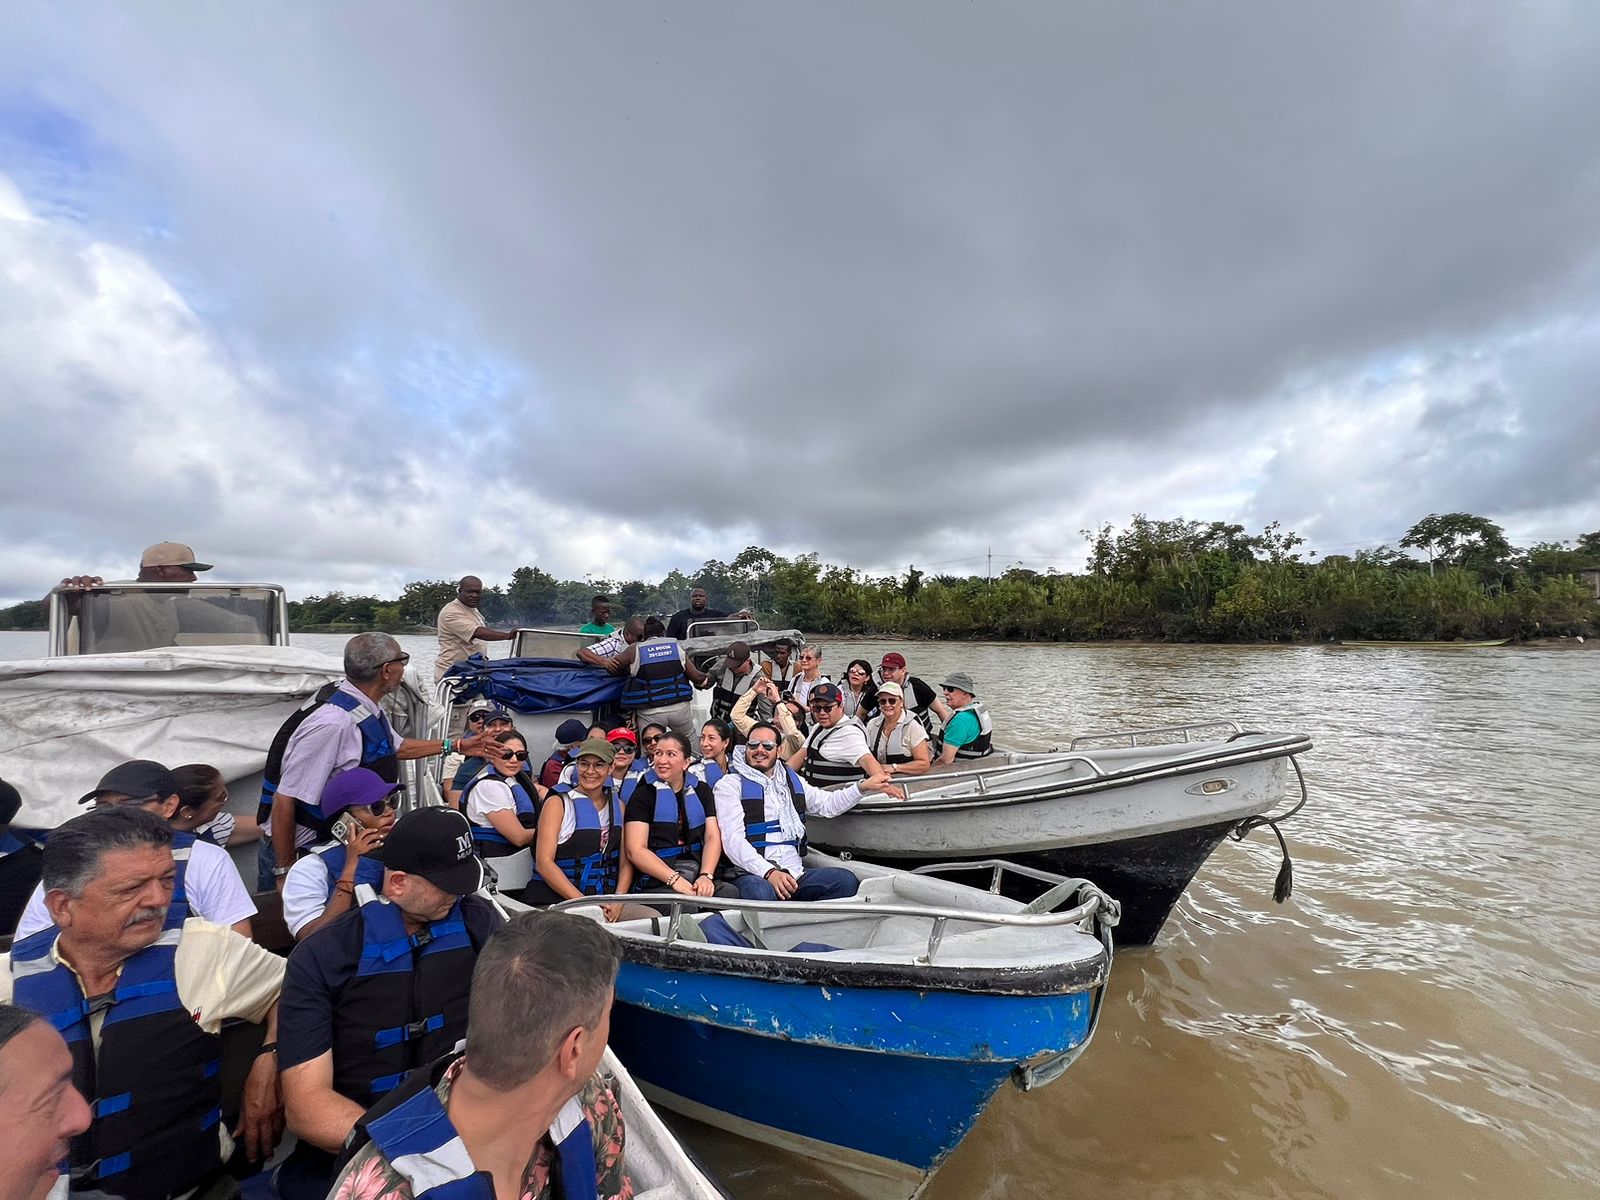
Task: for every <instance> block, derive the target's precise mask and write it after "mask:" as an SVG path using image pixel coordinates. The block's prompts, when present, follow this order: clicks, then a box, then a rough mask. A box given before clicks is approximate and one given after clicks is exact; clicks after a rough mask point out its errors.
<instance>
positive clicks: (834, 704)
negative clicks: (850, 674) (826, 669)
mask: <svg viewBox="0 0 1600 1200" xmlns="http://www.w3.org/2000/svg"><path fill="white" fill-rule="evenodd" d="M806 709H807V711H808V712H809V713H810V714H811V732H810V733H809V734H807V735H806V744H805V746H804V747H802V748H801V749H799V750H797V751H795V753H794V754H792V755H790V756H789V769H790V770H793V771H798V772H799V773H800V776H801V778H802V779H804V780H805V781H806V782H807V783H812V784H815V785H816V786H817V787H824V788H835V787H844V786H845V785H846V784H849V783H859V782H861V781H862V780H863V779H869V778H873V777H875V776H878V775H882V774H883V773H884V770H883V768H882V767H881V766H880V765H879V764H878V760H877V759H876V758H874V757H873V756H872V751H871V750H870V749H869V748H868V747H867V733H866V730H864V729H862V728H861V723H860V722H859V721H857V720H856V719H855V718H854V717H847V716H845V715H844V694H843V693H842V692H840V691H839V685H838V684H836V683H819V684H815V685H814V686H813V687H812V688H811V694H810V695H809V696H807V697H806Z"/></svg>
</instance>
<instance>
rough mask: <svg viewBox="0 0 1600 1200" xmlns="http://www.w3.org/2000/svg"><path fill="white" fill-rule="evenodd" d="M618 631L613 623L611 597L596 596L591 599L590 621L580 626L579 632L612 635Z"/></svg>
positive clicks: (591, 634)
mask: <svg viewBox="0 0 1600 1200" xmlns="http://www.w3.org/2000/svg"><path fill="white" fill-rule="evenodd" d="M616 631H617V627H616V626H615V625H613V624H612V623H611V597H610V596H596V597H595V598H594V599H593V600H591V601H589V623H588V624H587V625H582V626H580V627H579V628H578V632H579V633H587V634H588V635H589V636H590V637H597V638H603V637H610V636H611V635H612V634H613V633H615V632H616Z"/></svg>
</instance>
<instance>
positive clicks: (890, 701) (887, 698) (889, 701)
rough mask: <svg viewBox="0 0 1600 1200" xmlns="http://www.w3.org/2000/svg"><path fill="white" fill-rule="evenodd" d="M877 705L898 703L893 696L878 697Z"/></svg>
mask: <svg viewBox="0 0 1600 1200" xmlns="http://www.w3.org/2000/svg"><path fill="white" fill-rule="evenodd" d="M878 703H879V705H884V704H899V703H900V701H898V700H896V699H895V698H894V697H893V696H879V697H878Z"/></svg>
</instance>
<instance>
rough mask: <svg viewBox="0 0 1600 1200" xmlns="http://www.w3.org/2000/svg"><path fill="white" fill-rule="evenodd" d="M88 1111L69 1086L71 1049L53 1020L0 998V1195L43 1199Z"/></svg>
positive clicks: (0, 1199) (11, 1199)
mask: <svg viewBox="0 0 1600 1200" xmlns="http://www.w3.org/2000/svg"><path fill="white" fill-rule="evenodd" d="M92 1116H93V1114H92V1113H91V1112H90V1111H89V1104H88V1102H87V1101H86V1100H84V1098H83V1096H82V1095H81V1094H80V1093H79V1091H78V1089H77V1088H75V1087H73V1086H72V1055H71V1053H70V1052H68V1050H67V1043H66V1042H64V1041H62V1040H61V1035H60V1034H59V1033H57V1032H56V1030H55V1026H53V1025H51V1024H50V1022H49V1021H46V1020H45V1019H44V1018H43V1017H41V1016H40V1015H39V1014H38V1013H36V1012H33V1011H32V1010H31V1009H26V1008H18V1007H17V1006H16V1005H15V1004H0V1129H4V1130H5V1131H6V1169H5V1172H4V1173H3V1174H0V1200H43V1197H45V1196H48V1195H50V1194H51V1193H52V1192H53V1191H55V1189H57V1188H58V1187H60V1186H61V1182H60V1181H61V1165H62V1163H63V1162H65V1161H66V1159H67V1156H68V1155H69V1154H71V1153H72V1139H73V1138H75V1137H77V1136H78V1135H79V1134H80V1133H83V1132H84V1131H85V1130H87V1129H88V1128H89V1121H90V1120H91V1118H92Z"/></svg>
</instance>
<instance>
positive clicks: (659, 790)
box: [638, 772, 716, 861]
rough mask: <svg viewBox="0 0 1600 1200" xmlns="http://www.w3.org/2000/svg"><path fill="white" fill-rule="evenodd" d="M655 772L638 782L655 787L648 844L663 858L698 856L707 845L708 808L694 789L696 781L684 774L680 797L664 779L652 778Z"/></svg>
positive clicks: (644, 785) (657, 855)
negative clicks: (681, 855)
mask: <svg viewBox="0 0 1600 1200" xmlns="http://www.w3.org/2000/svg"><path fill="white" fill-rule="evenodd" d="M653 775H654V772H651V773H650V774H649V775H646V776H644V777H643V778H641V779H640V780H639V784H638V786H639V787H653V788H654V789H655V793H656V802H655V809H654V811H653V813H652V815H651V818H650V835H649V840H648V841H647V842H646V845H647V846H648V847H649V848H650V849H651V850H653V851H654V852H655V854H656V857H657V858H660V859H662V860H664V861H666V860H671V859H674V858H676V857H678V855H680V854H687V855H690V856H691V857H693V858H699V857H700V852H701V850H703V849H704V848H705V844H706V809H705V805H703V804H702V803H700V797H699V795H698V794H697V793H696V791H695V786H694V780H692V779H689V778H687V777H685V779H684V781H683V795H682V798H681V800H680V798H679V796H678V795H677V794H676V793H675V792H673V790H672V789H671V788H670V787H668V786H667V784H666V783H665V782H664V781H663V780H661V779H657V778H652V776H653ZM711 815H712V816H715V815H716V814H715V813H712V814H711Z"/></svg>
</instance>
